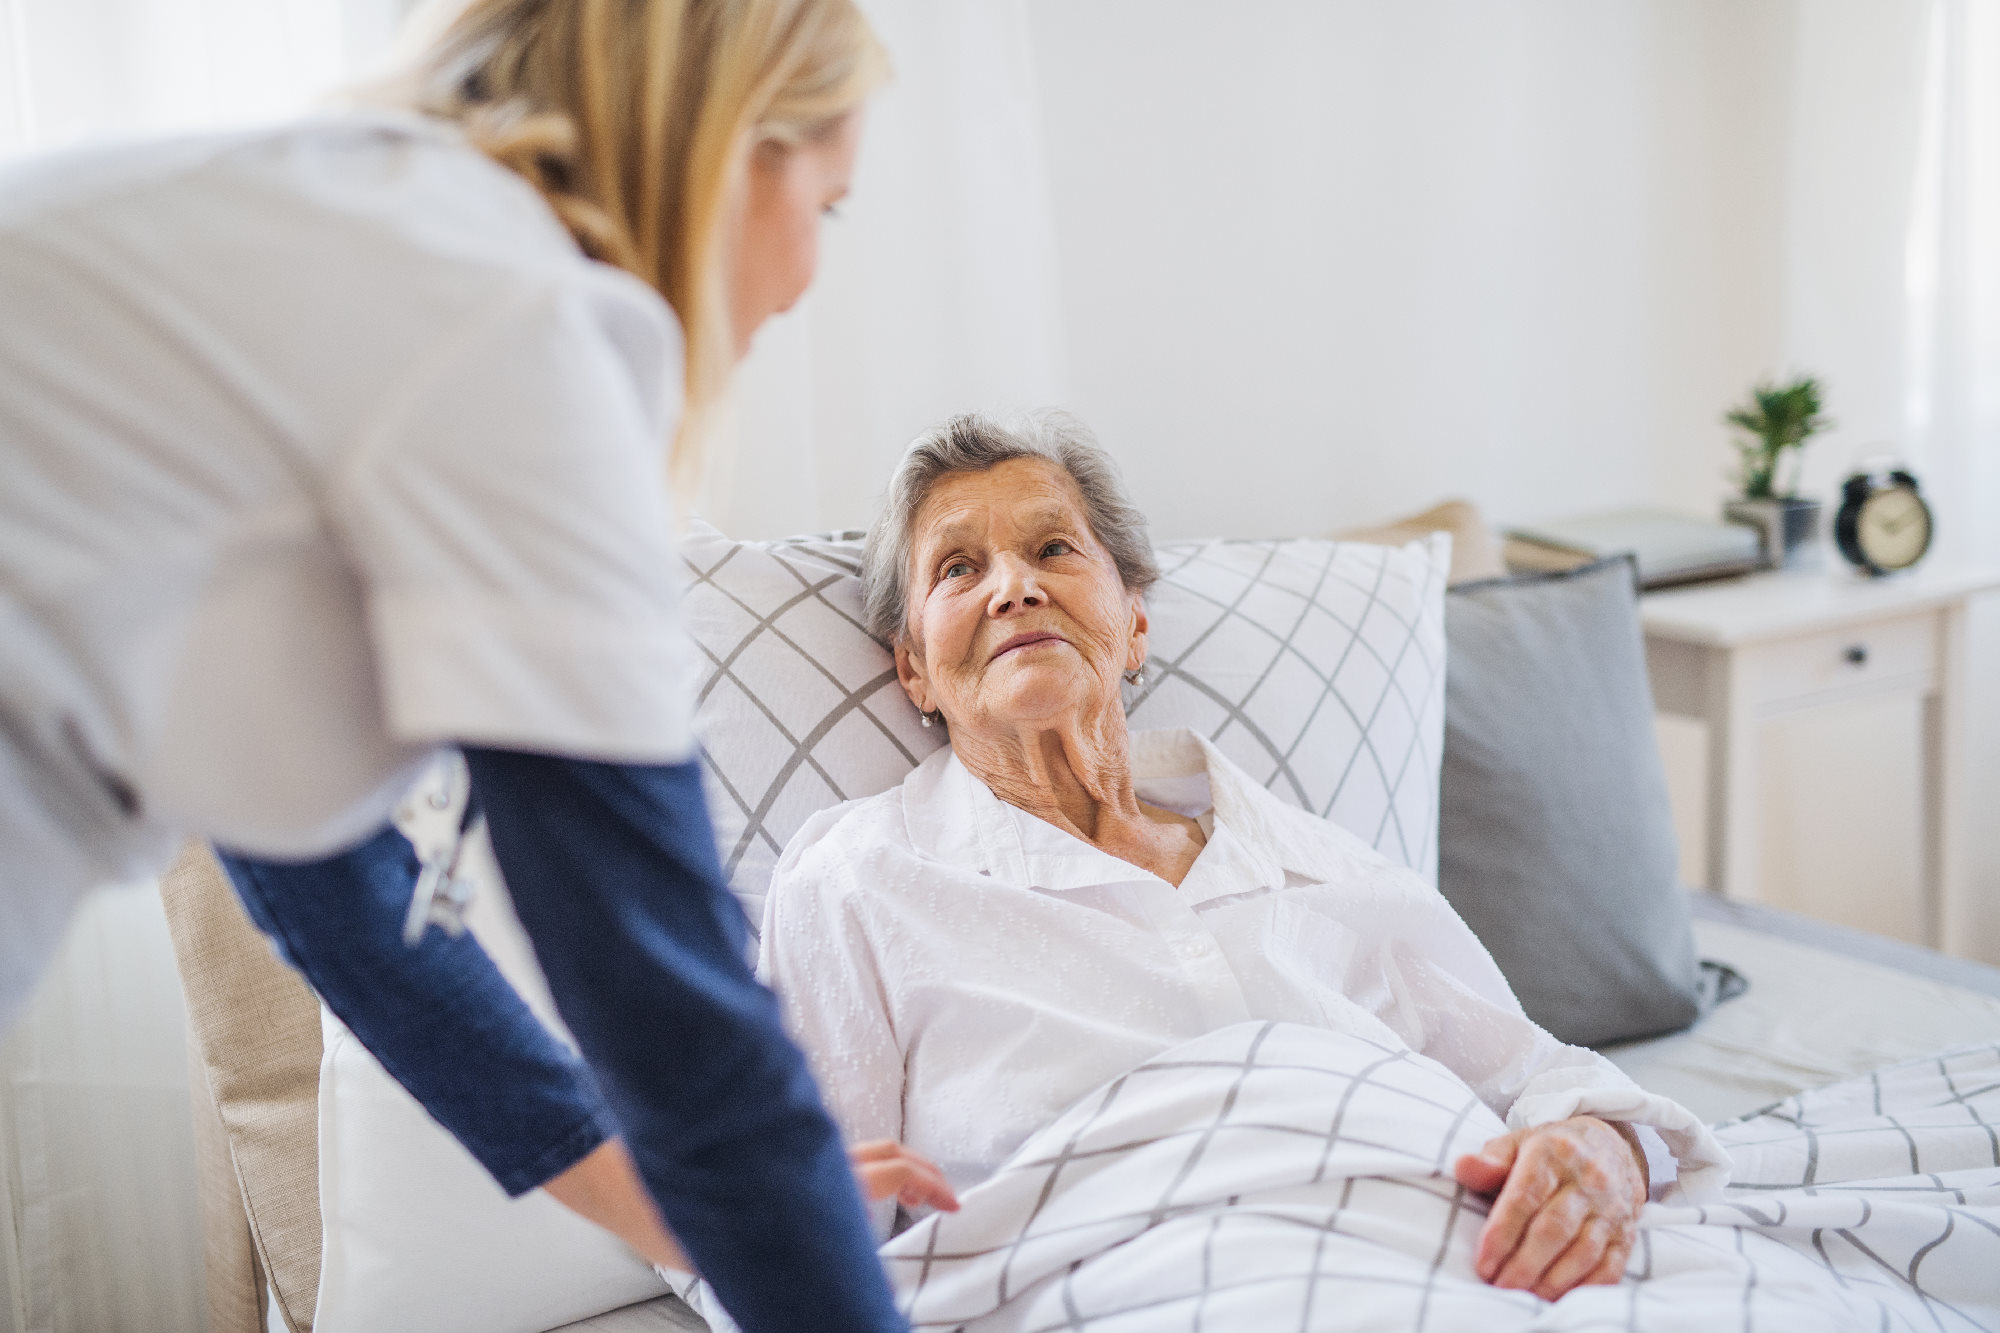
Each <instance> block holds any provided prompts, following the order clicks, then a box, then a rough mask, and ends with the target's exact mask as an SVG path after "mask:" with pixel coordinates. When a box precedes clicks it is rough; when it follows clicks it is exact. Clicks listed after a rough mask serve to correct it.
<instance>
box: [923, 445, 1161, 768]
mask: <svg viewBox="0 0 2000 1333" xmlns="http://www.w3.org/2000/svg"><path fill="white" fill-rule="evenodd" d="M911 546H912V551H913V556H912V560H913V562H914V563H913V565H912V568H911V570H910V584H909V586H910V594H909V595H910V605H909V608H908V610H909V630H908V632H907V634H906V635H905V638H904V641H903V643H902V644H901V645H899V646H898V647H897V650H896V669H897V673H898V674H899V675H900V676H901V677H902V680H903V687H904V689H906V690H908V691H909V693H910V698H911V699H912V700H914V701H915V702H916V705H917V707H918V708H921V709H923V710H925V711H926V712H928V711H930V710H932V709H939V710H942V711H943V713H944V715H945V718H946V720H947V721H949V722H950V723H951V724H952V726H953V727H954V728H955V729H957V730H959V731H960V732H961V733H963V732H965V731H967V730H970V731H972V732H974V733H976V732H978V731H979V730H980V729H982V728H1008V727H1012V726H1018V725H1048V724H1060V722H1061V720H1062V719H1063V717H1064V716H1065V715H1069V716H1082V715H1085V714H1087V713H1089V712H1091V711H1093V710H1095V709H1098V708H1101V707H1103V706H1105V705H1106V704H1108V703H1115V701H1116V699H1117V696H1118V680H1119V677H1120V675H1121V674H1122V673H1124V672H1125V671H1128V670H1131V669H1132V668H1134V667H1138V666H1140V665H1142V664H1144V662H1145V660H1146V612H1145V609H1144V607H1143V606H1142V605H1141V604H1140V601H1139V598H1138V596H1137V595H1136V594H1134V593H1131V592H1128V591H1126V589H1125V585H1124V582H1123V580H1122V579H1120V577H1119V575H1118V567H1117V565H1116V564H1115V563H1114V562H1113V561H1112V559H1111V556H1110V554H1109V553H1108V552H1106V551H1105V549H1104V547H1103V546H1101V545H1100V544H1099V543H1098V541H1097V538H1096V537H1095V536H1093V535H1092V533H1091V529H1090V523H1089V520H1088V518H1087V516H1086V512H1085V509H1084V505H1083V498H1082V497H1081V496H1080V495H1079V494H1078V493H1077V489H1076V484H1075V483H1074V482H1072V481H1071V480H1070V478H1069V474H1068V473H1066V472H1064V471H1063V470H1062V469H1061V468H1059V467H1055V466H1053V465H1052V464H1049V463H1044V462H1042V461H1041V460H1039V459H1025V458H1017V459H1010V460H1009V461H1007V462H1005V463H1001V464H999V465H998V466H996V467H993V468H991V469H989V470H987V471H985V472H961V473H954V474H953V475H951V476H948V477H946V478H944V479H943V480H941V481H940V482H938V483H937V485H936V486H935V487H934V488H933V489H932V490H931V493H930V495H929V496H928V497H927V498H926V499H925V501H924V505H923V507H922V508H921V509H920V510H919V511H918V512H917V518H916V523H915V532H914V540H913V541H912V543H911Z"/></svg>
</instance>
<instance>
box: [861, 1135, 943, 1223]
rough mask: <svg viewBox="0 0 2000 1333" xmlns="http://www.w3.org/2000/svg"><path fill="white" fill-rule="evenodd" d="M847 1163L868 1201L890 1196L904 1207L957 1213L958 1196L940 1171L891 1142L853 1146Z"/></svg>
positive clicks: (906, 1149) (928, 1162)
mask: <svg viewBox="0 0 2000 1333" xmlns="http://www.w3.org/2000/svg"><path fill="white" fill-rule="evenodd" d="M847 1160H848V1161H850V1162H852V1163H853V1164H854V1178H855V1179H856V1180H858V1181H860V1182H861V1192H862V1193H863V1194H864V1195H866V1196H867V1197H868V1198H869V1200H870V1201H873V1200H876V1199H886V1198H889V1197H890V1196H891V1195H893V1196H895V1199H896V1201H897V1202H898V1203H900V1204H902V1205H903V1206H904V1207H905V1208H921V1207H923V1206H924V1205H926V1204H928V1205H929V1206H930V1207H932V1208H942V1209H943V1210H944V1211H945V1212H947V1213H955V1212H957V1211H958V1196H957V1195H956V1194H953V1193H952V1192H951V1186H950V1185H948V1184H946V1183H945V1178H944V1172H942V1171H940V1170H938V1169H937V1167H936V1166H934V1165H933V1164H932V1163H931V1162H930V1161H928V1160H927V1159H925V1158H922V1157H919V1156H917V1154H915V1153H913V1152H911V1151H910V1150H909V1149H908V1148H905V1147H904V1146H903V1145H902V1144H900V1143H898V1142H896V1141H895V1140H894V1139H877V1140H875V1141H874V1142H872V1143H857V1144H855V1145H854V1146H853V1147H851V1148H849V1149H848V1150H847Z"/></svg>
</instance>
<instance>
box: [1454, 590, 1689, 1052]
mask: <svg viewBox="0 0 2000 1333" xmlns="http://www.w3.org/2000/svg"><path fill="white" fill-rule="evenodd" d="M1445 643H1446V658H1445V661H1446V667H1445V738H1444V777H1443V793H1442V798H1441V804H1440V807H1439V819H1440V823H1439V831H1438V837H1439V847H1438V887H1439V888H1440V889H1442V890H1443V891H1444V895H1445V897H1446V898H1448V899H1450V901H1451V904H1452V906H1453V907H1455V908H1456V909H1458V913H1459V915H1460V916H1463V917H1464V918H1465V920H1466V922H1467V923H1468V924H1469V925H1470V926H1471V927H1472V929H1473V931H1474V932H1475V933H1477V934H1478V936H1479V938H1480V939H1481V940H1482V941H1484V942H1485V945H1486V947H1487V949H1488V950H1490V951H1491V952H1492V954H1493V957H1494V959H1495V961H1497V962H1498V963H1499V964H1500V970H1501V971H1502V972H1504V973H1505V974H1506V976H1507V980H1508V981H1509V982H1511V983H1512V984H1513V987H1514V992H1515V994H1517V995H1519V996H1520V997H1521V1003H1522V1005H1523V1006H1524V1007H1525V1008H1526V1009H1527V1011H1528V1016H1529V1017H1530V1018H1533V1019H1534V1020H1535V1021H1536V1022H1537V1023H1540V1024H1541V1025H1542V1026H1543V1027H1545V1028H1547V1029H1548V1030H1549V1031H1550V1032H1552V1033H1554V1034H1555V1035H1556V1036H1557V1037H1559V1038H1561V1039H1562V1040H1564V1041H1566V1042H1571V1043H1574V1044H1577V1045H1597V1044H1601V1043H1604V1042H1612V1041H1620V1040H1623V1039H1626V1038H1631V1037H1643V1036H1650V1035H1653V1034H1655V1033H1660V1032H1667V1031H1671V1030H1673V1029H1676V1028H1683V1027H1686V1026H1687V1025H1688V1024H1690V1023H1692V1022H1693V1021H1694V1020H1695V1019H1696V1018H1699V1017H1700V1016H1701V1014H1702V1013H1703V1012H1704V1011H1705V1009H1706V1008H1707V1007H1708V1004H1709V1003H1710V998H1711V996H1712V993H1713V990H1714V986H1713V984H1712V983H1710V982H1707V981H1705V978H1704V971H1703V968H1702V967H1701V964H1700V963H1699V961H1698V960H1697V959H1696V957H1695V948H1694V933H1693V927H1692V922H1691V919H1690V915H1689V910H1688V902H1687V895H1686V891H1685V890H1683V889H1682V888H1681V886H1680V883H1679V879H1678V877H1677V874H1676V864H1677V860H1678V857H1677V853H1676V850H1675V840H1674V829H1673V819H1672V814H1671V812H1670V810H1669V808H1668V805H1667V778H1666V770H1665V768H1664V767H1663V765H1662V764H1661V761H1660V752H1659V746H1658V743H1657V742H1656V740H1655V739H1654V735H1653V704H1652V695H1651V691H1650V689H1649V687H1648V685H1647V682H1646V659H1645V648H1644V645H1643V643H1642V640H1641V633H1640V628H1639V610H1638V601H1637V596H1636V592H1635V575H1634V570H1633V566H1632V564H1631V562H1630V561H1629V560H1627V559H1625V558H1622V557H1621V558H1617V559H1612V560H1601V561H1598V562H1597V563H1595V564H1592V565H1586V566H1584V567H1583V568H1581V569H1577V570H1571V571H1569V572H1566V573H1560V574H1539V575H1527V576H1521V577H1516V578H1507V579H1494V580H1490V581H1487V582H1482V583H1471V584H1465V585H1462V586H1460V587H1457V588H1454V589H1452V590H1451V591H1450V592H1449V593H1448V594H1447V595H1446V597H1445Z"/></svg>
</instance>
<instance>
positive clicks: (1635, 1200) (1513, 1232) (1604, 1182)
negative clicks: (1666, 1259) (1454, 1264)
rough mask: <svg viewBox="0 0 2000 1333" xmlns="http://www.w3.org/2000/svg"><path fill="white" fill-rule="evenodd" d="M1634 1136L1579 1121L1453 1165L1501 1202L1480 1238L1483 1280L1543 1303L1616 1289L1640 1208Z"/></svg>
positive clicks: (1464, 1181) (1508, 1141) (1588, 1119)
mask: <svg viewBox="0 0 2000 1333" xmlns="http://www.w3.org/2000/svg"><path fill="white" fill-rule="evenodd" d="M1630 1134H1631V1131H1630V1130H1629V1129H1622V1128H1619V1127H1616V1126H1613V1125H1611V1124H1610V1123H1608V1122H1607V1121H1603V1120H1599V1119H1598V1118H1597V1117H1595V1116H1587V1115H1584V1116H1575V1117H1572V1118H1571V1119H1568V1120H1561V1121H1557V1122H1556V1123H1554V1124H1549V1125H1537V1126H1536V1127H1535V1128H1533V1129H1523V1130H1515V1131H1514V1132H1513V1133H1511V1134H1503V1135H1501V1136H1500V1137H1499V1138H1497V1139H1494V1140H1492V1141H1491V1142H1490V1143H1488V1144H1487V1145H1486V1146H1485V1147H1483V1148H1481V1149H1480V1150H1479V1153H1478V1155H1476V1156H1467V1157H1461V1158H1459V1159H1458V1164H1457V1167H1456V1168H1455V1172H1454V1174H1455V1175H1456V1176H1457V1177H1458V1182H1459V1183H1460V1184H1461V1185H1464V1186H1465V1187H1466V1188H1467V1189H1469V1190H1473V1191H1476V1192H1478V1193H1480V1194H1497V1195H1498V1196H1499V1197H1498V1198H1496V1199H1495V1200H1494V1201H1493V1210H1492V1212H1491V1213H1489V1214H1488V1216H1487V1219H1486V1226H1485V1228H1484V1230H1482V1231H1481V1232H1480V1234H1479V1251H1478V1254H1477V1256H1476V1257H1475V1259H1474V1266H1475V1267H1476V1268H1477V1269H1478V1272H1479V1276H1480V1277H1481V1278H1483V1279H1485V1280H1486V1281H1488V1282H1491V1283H1492V1284H1493V1285H1494V1286H1496V1287H1507V1288H1511V1289H1513V1290H1516V1291H1532V1292H1533V1293H1534V1294H1535V1295H1537V1296H1539V1297H1541V1298H1542V1299H1543V1300H1545V1301H1552V1300H1555V1299H1556V1298H1557V1297H1559V1296H1561V1295H1563V1294H1564V1293H1565V1292H1568V1291H1570V1290H1572V1289H1574V1288H1576V1287H1579V1286H1584V1285H1586V1284H1610V1283H1616V1282H1617V1281H1618V1280H1619V1278H1620V1277H1622V1276H1623V1275H1624V1272H1625V1261H1626V1259H1627V1258H1628V1257H1629V1256H1630V1254H1631V1252H1632V1245H1633V1241H1634V1237H1635V1233H1636V1231H1637V1225H1638V1220H1639V1209H1640V1208H1641V1207H1643V1206H1644V1205H1645V1202H1646V1170H1645V1167H1644V1165H1643V1163H1644V1157H1643V1155H1642V1154H1641V1153H1640V1151H1639V1146H1638V1140H1637V1139H1636V1138H1635V1137H1629V1136H1630Z"/></svg>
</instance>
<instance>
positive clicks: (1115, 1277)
mask: <svg viewBox="0 0 2000 1333" xmlns="http://www.w3.org/2000/svg"><path fill="white" fill-rule="evenodd" d="M1996 1124H2000V1048H1996V1047H1975V1048H1970V1049H1967V1050H1961V1051H1957V1052H1953V1053H1950V1054H1948V1055H1945V1056H1941V1057H1938V1058H1935V1059H1931V1060H1925V1061H1913V1062H1910V1063H1908V1064H1905V1065H1899V1066H1894V1067H1892V1068H1889V1069H1885V1070H1883V1071H1880V1072H1878V1073H1876V1074H1874V1075H1870V1076H1866V1077H1863V1078H1859V1079H1854V1080H1849V1081H1847V1082H1845V1083H1841V1084H1836V1085H1834V1086H1833V1087H1832V1088H1829V1089H1822V1090H1820V1091H1817V1092H1810V1093H1805V1094H1801V1095H1800V1096H1798V1097H1795V1098H1791V1099H1788V1100H1787V1101H1786V1102H1784V1103H1780V1104H1779V1105H1777V1106H1775V1107H1772V1108H1771V1109H1769V1110H1767V1111H1765V1112H1763V1113H1760V1114H1759V1115H1756V1116H1752V1117H1749V1118H1747V1119H1745V1120H1744V1121H1741V1122H1738V1123H1735V1124H1732V1125H1730V1126H1727V1127H1725V1128H1724V1129H1723V1130H1722V1131H1721V1135H1722V1137H1723V1139H1724V1140H1725V1142H1727V1143H1729V1144H1730V1146H1731V1151H1732V1154H1733V1156H1734V1157H1735V1159H1736V1165H1737V1170H1738V1173H1739V1176H1740V1177H1741V1178H1740V1179H1739V1181H1738V1182H1737V1183H1736V1184H1733V1185H1732V1186H1730V1187H1729V1189H1728V1190H1727V1191H1725V1197H1724V1199H1722V1200H1720V1201H1716V1202H1712V1203H1708V1204H1706V1205H1703V1206H1694V1205H1682V1204H1675V1205H1667V1204H1656V1205H1652V1206H1650V1207H1648V1208H1647V1210H1646V1212H1645V1213H1644V1215H1643V1216H1642V1218H1641V1223H1640V1232H1639V1243H1638V1245H1637V1246H1636V1248H1635V1250H1634V1252H1633V1254H1632V1257H1631V1261H1630V1263H1629V1264H1628V1266H1627V1269H1626V1273H1625V1276H1624V1279H1623V1281H1622V1282H1620V1283H1619V1284H1618V1285H1616V1286H1599V1287H1580V1288H1578V1289H1576V1290H1575V1291H1572V1292H1571V1293H1569V1294H1568V1295H1566V1296H1565V1297H1563V1298H1562V1299H1561V1300H1560V1301H1557V1302H1555V1303H1554V1304H1548V1303H1544V1302H1542V1301H1540V1300H1537V1299H1535V1298H1534V1297H1532V1296H1528V1295H1526V1294H1524V1293H1520V1292H1509V1291H1500V1290H1497V1289H1495V1288H1493V1287H1489V1286H1487V1285H1486V1284H1485V1283H1483V1282H1481V1281H1480V1280H1479V1278H1478V1277H1477V1275H1476V1273H1475V1272H1474V1270H1473V1267H1472V1259H1473V1254H1474V1251H1475V1248H1476V1245H1477V1239H1478V1235H1479V1231H1480V1227H1481V1226H1482V1225H1483V1217H1484V1214H1485V1212H1486V1207H1487V1206H1486V1204H1485V1202H1484V1201H1483V1200H1481V1199H1480V1198H1478V1197H1477V1196H1472V1195H1468V1194H1466V1193H1465V1192H1464V1191H1463V1190H1462V1189H1460V1188H1459V1187H1458V1186H1457V1185H1456V1184H1455V1183H1454V1182H1453V1181H1452V1179H1451V1176H1450V1169H1451V1162H1452V1160H1453V1159H1454V1158H1455V1157H1456V1156H1457V1155H1458V1154H1460V1153H1463V1152H1468V1151H1472V1150H1475V1149H1476V1148H1477V1147H1478V1145H1479V1144H1481V1143H1482V1142H1484V1141H1485V1139H1486V1138H1488V1137H1490V1136H1491V1135H1493V1134H1497V1133H1499V1132H1500V1123H1499V1121H1498V1120H1497V1119H1496V1118H1495V1117H1494V1115H1493V1113H1492V1112H1491V1111H1490V1110H1488V1109H1487V1108H1486V1107H1485V1106H1483V1105H1481V1104H1480V1103H1479V1102H1478V1101H1477V1099H1476V1098H1474V1097H1472V1095H1471V1094H1470V1092H1469V1091H1468V1090H1467V1089H1466V1088H1465V1086H1464V1084H1463V1083H1461V1082H1460V1081H1459V1080H1458V1079H1456V1078H1455V1077H1454V1076H1453V1075H1452V1074H1451V1073H1450V1072H1449V1071H1448V1070H1445V1069H1444V1068H1442V1067H1441V1066H1438V1065H1436V1064H1434V1063H1432V1062H1430V1061H1428V1060H1425V1059H1424V1058H1423V1057H1421V1056H1417V1055H1415V1054H1413V1053H1411V1052H1410V1051H1409V1050H1408V1049H1406V1048H1400V1047H1396V1046H1393V1045H1385V1044H1380V1043H1377V1042H1375V1041H1372V1040H1369V1039H1367V1038H1363V1037H1359V1036H1354V1035H1350V1034H1342V1033H1335V1032H1331V1031H1327V1030H1324V1029H1318V1028H1306V1027H1298V1026H1293V1025H1286V1024H1272V1023H1262V1024H1258V1023H1246V1024H1239V1025H1237V1026H1234V1027H1230V1028H1225V1029H1223V1030H1221V1031H1219V1032H1214V1033H1210V1034H1208V1035H1207V1036H1204V1037H1201V1038H1197V1039H1196V1040H1194V1041H1191V1042H1187V1043H1184V1044H1183V1045H1181V1046H1179V1047H1176V1048H1174V1049H1173V1050H1171V1051H1168V1052H1165V1053H1163V1054H1162V1055H1160V1056H1158V1057H1156V1058H1155V1059H1152V1060H1149V1061H1147V1062H1145V1063H1144V1064H1142V1065H1140V1066H1139V1067H1138V1068H1136V1069H1134V1070H1132V1071H1131V1072H1130V1073H1127V1074H1125V1075H1123V1076H1121V1077H1120V1078H1119V1079H1117V1080H1114V1081H1113V1082H1111V1083H1109V1084H1107V1085H1106V1086H1105V1087H1103V1088H1101V1089H1099V1090H1098V1091H1097V1092H1094V1093H1092V1094H1091V1095H1090V1096H1088V1097H1086V1098H1084V1099H1083V1100H1082V1101H1080V1102H1079V1103H1078V1104H1077V1105H1076V1106H1074V1107H1072V1108H1071V1109H1070V1110H1069V1111H1067V1112H1065V1113H1064V1115H1063V1116H1061V1117H1059V1118H1058V1119H1057V1120H1056V1121H1055V1123H1053V1124H1052V1125H1050V1126H1049V1127H1048V1128H1047V1129H1045V1130H1043V1131H1041V1132H1040V1133H1038V1134H1036V1135H1034V1136H1032V1137H1031V1138H1030V1139H1029V1140H1028V1142H1027V1143H1026V1144H1024V1145H1023V1146H1022V1148H1021V1149H1020V1151H1019V1152H1017V1153H1016V1154H1015V1155H1014V1157H1013V1158H1011V1159H1010V1160H1009V1161H1008V1163H1007V1164H1006V1165H1004V1166H1003V1167H1002V1168H1001V1169H1000V1171H999V1172H997V1173H996V1174H995V1175H994V1176H993V1177H992V1178H990V1179H989V1180H987V1181H986V1182H984V1183H982V1184H980V1185H978V1186H976V1187H974V1188H973V1189H971V1190H969V1191H966V1192H964V1193H963V1194H962V1195H961V1202H962V1204H963V1208H962V1210H961V1211H960V1212H957V1213H950V1214H945V1213H940V1214H934V1215H932V1216H930V1217H927V1218H925V1219H924V1220H923V1221H921V1222H919V1223H918V1224H917V1225H916V1226H914V1227H912V1228H911V1229H909V1230H908V1231H905V1232H904V1233H903V1234H902V1235H900V1236H898V1237H897V1238H895V1239H894V1240H892V1241H891V1242H889V1244H888V1245H887V1246H885V1247H884V1249H883V1258H884V1262H885V1263H886V1264H887V1266H888V1270H889V1272H890V1274H891V1277H892V1278H893V1279H894V1281H895V1282H896V1284H897V1287H898V1290H899V1291H900V1293H901V1294H902V1298H903V1301H904V1304H905V1308H906V1309H907V1311H908V1312H909V1314H910V1318H911V1322H912V1325H913V1327H915V1328H917V1329H945V1328H951V1329H960V1328H963V1329H967V1330H980V1329H987V1328H994V1329H997V1328H1006V1329H1010V1330H1053V1329H1075V1330H1084V1331H1085V1333H1113V1331H1114V1330H1120V1331H1122V1330H1126V1329H1134V1330H1136V1329H1153V1328H1185V1329H1212V1330H1226V1329H1240V1328H1257V1329H1271V1330H1278V1329H1284V1330H1291V1329H1299V1330H1313V1329H1328V1330H1332V1329H1336V1328H1337V1329H1381V1330H1391V1329H1394V1330H1422V1329H1434V1330H1447V1329H1481V1330H1521V1331H1522V1333H1527V1331H1528V1330H1583V1329H1625V1330H1647V1331H1648V1333H1655V1331H1658V1330H1688V1331H1689V1333H1713V1330H1714V1329H1716V1328H1723V1327H1727V1328H1732V1329H1733V1328H1743V1329H1753V1330H1754V1329H1766V1330H1772V1331H1773V1333H1776V1331H1779V1330H1791V1329H1805V1328H1812V1329H1836V1330H1838V1329H1856V1330H1863V1329H1865V1330H1871V1331H1873V1330H1878V1329H1897V1330H1904V1329H1907V1330H1915V1329H1931V1330H1940V1329H1942V1330H1960V1329H1991V1328H1994V1327H2000V1278H1997V1277H1996V1276H1995V1274H1996V1273H2000V1138H1997V1137H1996V1134H1995V1126H1996ZM1850 1172H1859V1173H1866V1174H1861V1175H1850V1174H1848V1173H1850Z"/></svg>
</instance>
